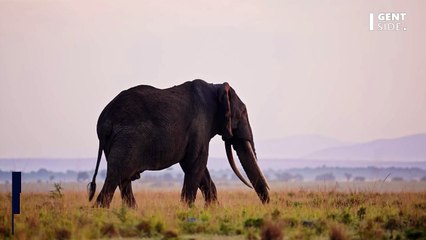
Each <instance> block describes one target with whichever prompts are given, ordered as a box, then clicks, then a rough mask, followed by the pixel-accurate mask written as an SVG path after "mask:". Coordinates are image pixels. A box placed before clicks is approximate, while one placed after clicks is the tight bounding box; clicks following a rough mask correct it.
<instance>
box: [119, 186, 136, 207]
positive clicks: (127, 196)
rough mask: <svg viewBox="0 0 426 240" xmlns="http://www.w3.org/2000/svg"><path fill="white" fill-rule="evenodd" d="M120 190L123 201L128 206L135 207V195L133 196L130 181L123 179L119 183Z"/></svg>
mask: <svg viewBox="0 0 426 240" xmlns="http://www.w3.org/2000/svg"><path fill="white" fill-rule="evenodd" d="M119 188H120V192H121V199H122V200H123V203H124V204H126V205H127V206H128V207H129V208H137V204H136V200H135V197H134V196H133V191H132V181H130V180H124V181H122V182H121V184H120V185H119Z"/></svg>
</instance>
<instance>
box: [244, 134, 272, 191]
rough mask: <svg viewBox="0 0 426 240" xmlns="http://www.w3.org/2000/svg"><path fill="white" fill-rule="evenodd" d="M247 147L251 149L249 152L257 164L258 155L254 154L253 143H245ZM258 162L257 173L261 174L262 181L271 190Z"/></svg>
mask: <svg viewBox="0 0 426 240" xmlns="http://www.w3.org/2000/svg"><path fill="white" fill-rule="evenodd" d="M245 145H246V148H247V149H249V152H250V154H251V156H252V157H253V158H254V159H256V162H257V158H256V154H254V152H253V148H252V147H251V143H250V142H249V141H246V142H245ZM256 162H255V164H256V168H257V171H258V172H259V173H260V178H261V179H262V181H263V182H264V183H265V185H266V188H268V189H269V190H270V189H271V188H270V187H269V184H268V182H267V181H266V178H265V176H264V175H263V173H262V171H261V170H260V168H259V165H257V163H256Z"/></svg>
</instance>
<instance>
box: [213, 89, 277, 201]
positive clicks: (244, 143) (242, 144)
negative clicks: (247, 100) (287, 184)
mask: <svg viewBox="0 0 426 240" xmlns="http://www.w3.org/2000/svg"><path fill="white" fill-rule="evenodd" d="M218 97H219V104H220V111H219V114H220V116H221V117H220V118H221V120H220V121H219V122H220V125H221V126H220V127H219V129H220V130H219V132H220V133H219V134H220V135H222V139H223V140H224V142H225V149H226V155H227V158H228V161H229V164H230V165H231V168H232V170H233V171H234V172H235V174H236V175H237V176H238V178H239V179H240V180H241V181H242V182H243V183H244V184H246V185H247V186H248V187H250V188H252V186H253V187H254V189H255V191H256V193H257V195H258V196H259V198H260V200H261V201H262V202H263V203H268V202H269V193H268V190H269V186H268V183H267V181H266V178H265V177H264V175H263V173H262V171H261V170H260V168H259V166H258V165H257V156H256V150H255V147H254V141H253V133H252V130H251V127H250V123H249V119H248V114H247V108H246V106H245V104H244V103H243V102H242V101H241V100H240V98H239V97H238V96H237V94H236V93H235V91H234V89H232V88H231V87H230V86H229V84H228V83H224V84H222V85H221V86H220V88H219V91H218ZM231 146H232V147H233V148H234V150H235V151H236V152H237V155H238V158H239V159H240V162H241V165H242V166H243V169H244V171H245V173H246V174H247V176H248V178H249V180H250V182H251V185H252V186H251V185H250V184H249V183H248V182H247V181H246V179H245V178H244V177H243V176H242V175H241V173H240V172H239V171H238V168H237V167H236V165H235V161H234V157H233V154H232V149H231Z"/></svg>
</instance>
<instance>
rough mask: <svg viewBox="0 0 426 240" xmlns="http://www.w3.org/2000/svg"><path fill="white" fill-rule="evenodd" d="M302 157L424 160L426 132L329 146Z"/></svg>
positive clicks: (355, 159)
mask: <svg viewBox="0 0 426 240" xmlns="http://www.w3.org/2000/svg"><path fill="white" fill-rule="evenodd" d="M303 158H304V159H318V160H324V159H327V160H345V161H357V160H359V161H395V162H409V161H426V134H416V135H410V136H405V137H401V138H395V139H380V140H375V141H371V142H367V143H360V144H352V145H348V146H340V147H331V148H327V149H322V150H318V151H315V152H312V153H310V154H307V155H305V156H304V157H303Z"/></svg>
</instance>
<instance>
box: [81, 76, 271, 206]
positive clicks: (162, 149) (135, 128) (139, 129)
mask: <svg viewBox="0 0 426 240" xmlns="http://www.w3.org/2000/svg"><path fill="white" fill-rule="evenodd" d="M97 133H98V138H99V153H98V160H97V164H96V169H95V174H94V176H93V180H92V182H91V183H89V186H88V191H89V201H91V200H92V198H93V196H94V194H95V191H96V184H95V179H96V174H97V172H98V167H99V162H100V159H101V156H102V151H104V153H105V156H106V161H107V175H106V179H105V183H104V186H103V188H102V190H101V192H100V194H99V196H98V198H97V199H96V206H100V207H109V205H110V203H111V200H112V197H113V194H114V191H115V189H116V188H117V186H118V187H119V188H120V191H121V197H122V200H123V202H124V203H125V204H126V205H128V206H129V207H136V201H135V198H134V196H133V192H132V184H131V182H132V181H133V180H136V179H139V178H140V173H142V172H143V171H145V170H161V169H165V168H168V167H170V166H172V165H173V164H176V163H179V164H180V166H181V167H182V169H183V171H184V173H185V178H184V183H183V188H182V194H181V199H182V201H184V202H186V203H188V204H189V205H190V206H191V205H192V204H193V203H194V201H195V197H196V193H197V189H198V188H199V189H200V190H201V192H202V194H203V196H204V199H205V201H206V204H209V203H212V202H215V201H217V192H216V187H215V184H214V183H213V181H212V179H211V178H210V174H209V171H208V169H207V158H208V151H209V142H210V139H212V138H213V137H214V136H215V135H216V134H219V135H221V136H222V139H223V140H224V142H225V149H226V153H227V157H228V160H229V162H230V164H231V167H232V169H233V170H234V172H235V173H236V174H237V176H238V177H239V178H240V179H241V180H242V181H243V182H244V183H245V184H246V185H248V186H249V187H251V186H250V184H249V183H247V181H246V180H245V179H244V178H243V177H242V176H241V174H240V173H239V172H238V169H237V168H236V166H235V162H234V159H233V156H232V150H231V146H232V147H233V148H234V150H235V151H236V152H237V154H238V157H239V159H240V162H241V164H242V166H243V168H244V171H245V172H246V174H247V176H248V178H249V180H250V182H251V185H252V186H253V187H254V189H255V191H256V192H257V195H258V196H259V198H260V200H261V201H262V202H263V203H267V202H269V194H268V189H269V187H268V184H267V182H266V179H265V178H264V176H263V174H262V172H261V170H260V169H259V167H258V165H257V159H256V153H255V148H254V142H253V134H252V131H251V127H250V124H249V120H248V115H247V109H246V106H245V105H244V103H243V102H242V101H241V100H240V99H239V97H238V96H237V94H236V93H235V91H234V90H233V89H232V88H231V87H230V86H229V84H228V83H224V84H209V83H206V82H205V81H203V80H194V81H192V82H185V83H183V84H182V85H179V86H174V87H172V88H168V89H163V90H161V89H157V88H154V87H151V86H143V85H141V86H136V87H133V88H130V89H128V90H125V91H122V92H121V93H120V94H119V95H118V96H117V97H115V98H114V99H113V100H112V101H111V102H110V103H109V104H108V105H107V106H106V107H105V109H104V110H103V111H102V113H101V115H100V117H99V120H98V124H97Z"/></svg>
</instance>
